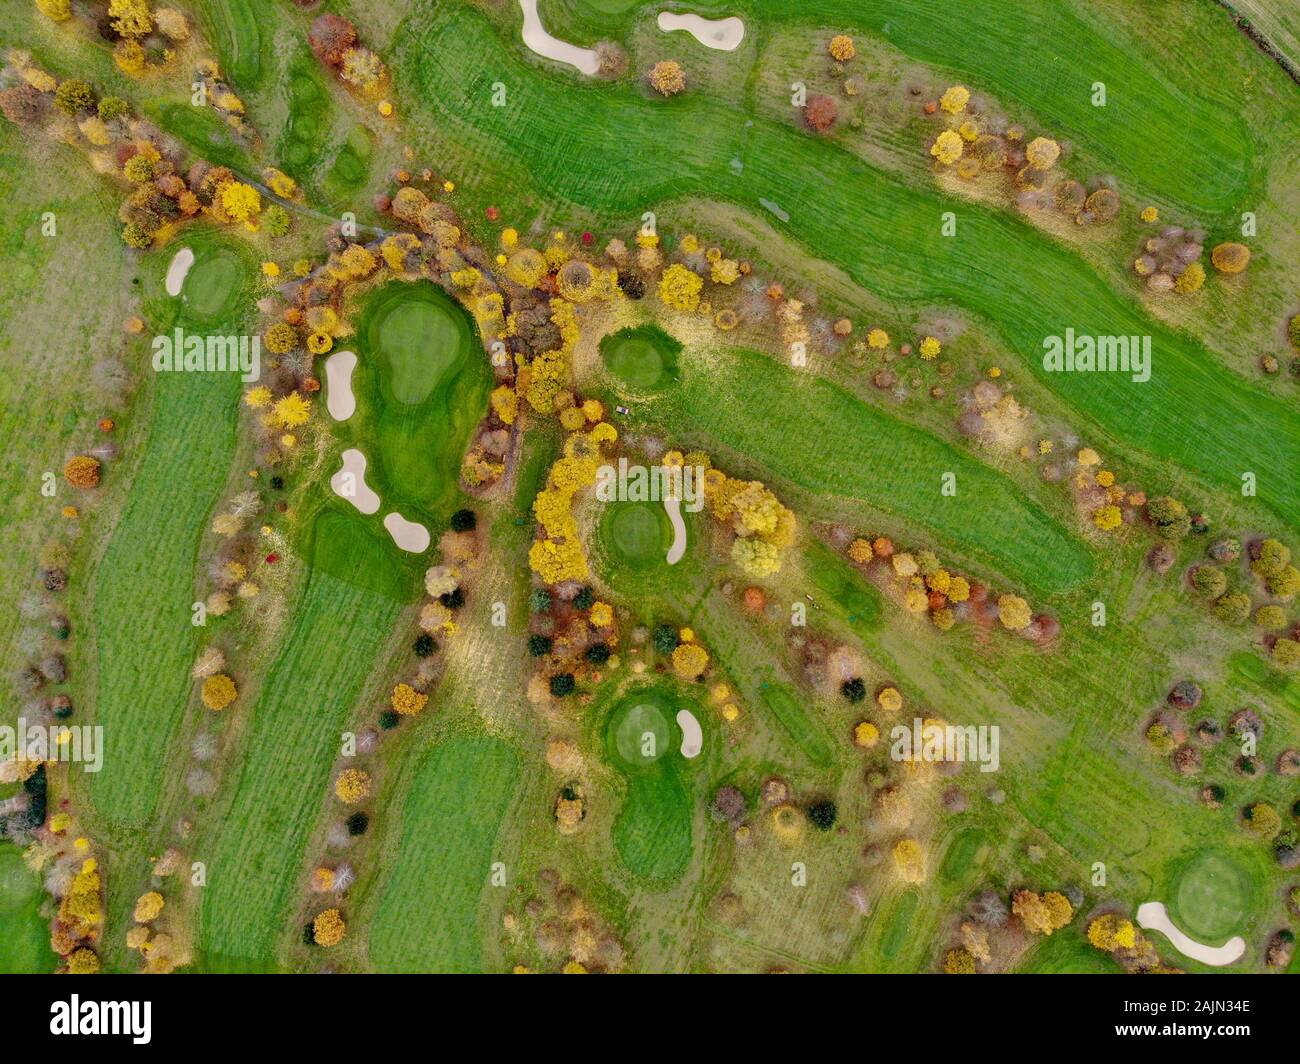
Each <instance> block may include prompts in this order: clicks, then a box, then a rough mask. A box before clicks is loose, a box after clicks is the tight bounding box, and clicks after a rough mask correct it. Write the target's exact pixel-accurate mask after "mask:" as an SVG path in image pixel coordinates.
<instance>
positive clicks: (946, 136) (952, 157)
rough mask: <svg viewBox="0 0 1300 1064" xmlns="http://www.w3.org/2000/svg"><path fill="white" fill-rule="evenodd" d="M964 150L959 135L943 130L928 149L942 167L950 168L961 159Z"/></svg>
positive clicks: (949, 130)
mask: <svg viewBox="0 0 1300 1064" xmlns="http://www.w3.org/2000/svg"><path fill="white" fill-rule="evenodd" d="M964 150H965V145H964V144H963V142H962V139H961V134H959V133H955V132H953V131H952V130H951V129H945V130H944V131H943V132H942V133H940V134H939V135H938V136H937V137H936V138H935V140H934V144H933V145H932V146H931V148H930V154H931V155H933V156H934V157H935V158H936V159H938V160H939V162H941V163H942V164H943V165H944V166H951V165H952V164H953V163H955V162H956V161H957V160H958V159H960V158H961V153H962V152H963V151H964Z"/></svg>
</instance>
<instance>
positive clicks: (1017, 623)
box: [998, 595, 1031, 631]
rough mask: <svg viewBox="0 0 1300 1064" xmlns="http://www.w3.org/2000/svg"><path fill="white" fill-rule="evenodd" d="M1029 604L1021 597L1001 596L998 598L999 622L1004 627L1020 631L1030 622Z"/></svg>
mask: <svg viewBox="0 0 1300 1064" xmlns="http://www.w3.org/2000/svg"><path fill="white" fill-rule="evenodd" d="M1030 616H1031V615H1030V612H1029V603H1028V602H1026V601H1025V600H1024V599H1022V598H1021V597H1020V596H1019V595H1001V596H999V598H998V620H999V621H1001V622H1002V627H1004V628H1009V629H1011V630H1012V631H1018V630H1019V629H1021V628H1024V627H1026V626H1027V625H1028V624H1029V621H1030Z"/></svg>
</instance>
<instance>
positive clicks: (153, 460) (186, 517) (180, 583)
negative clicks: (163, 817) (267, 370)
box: [90, 234, 250, 829]
mask: <svg viewBox="0 0 1300 1064" xmlns="http://www.w3.org/2000/svg"><path fill="white" fill-rule="evenodd" d="M184 243H185V244H187V245H188V246H190V247H192V248H193V249H194V251H195V254H196V260H195V264H194V266H193V267H192V268H191V270H190V273H189V275H188V276H187V278H186V284H185V288H184V295H185V296H186V298H187V299H192V300H194V301H195V302H194V305H196V306H197V305H202V306H203V307H205V308H206V309H208V310H209V311H211V317H210V319H209V320H210V321H211V322H214V323H213V324H207V325H201V324H198V318H197V317H196V316H195V315H194V314H192V313H190V312H189V310H188V309H187V308H182V309H180V310H179V318H178V323H179V324H180V326H181V327H182V328H185V329H188V330H190V331H192V332H194V333H196V334H200V333H201V334H204V335H206V334H209V333H211V334H215V335H226V334H235V333H238V332H239V327H238V326H237V325H236V322H237V321H238V319H239V318H240V317H241V316H242V310H241V309H240V301H241V299H242V295H243V286H244V284H245V283H246V282H247V279H248V277H249V276H250V271H249V268H248V264H247V263H246V262H245V261H244V260H243V258H242V256H241V255H240V254H239V253H237V252H236V251H235V250H233V249H232V248H231V247H230V246H229V245H226V244H224V243H221V242H218V241H214V240H212V239H210V238H209V237H207V236H206V235H203V234H194V235H193V236H192V237H191V238H189V239H187V240H186V241H185V242H184ZM155 324H158V323H155ZM162 324H164V325H166V324H169V323H162ZM145 365H146V367H147V363H146V364H145ZM145 372H146V373H148V374H149V377H150V378H152V387H153V390H154V391H153V412H152V417H151V421H150V426H149V436H148V440H147V442H146V443H145V452H144V457H143V459H142V460H141V463H140V466H139V469H138V470H137V472H136V474H135V478H134V480H133V481H132V484H131V492H130V495H129V496H128V497H127V502H126V506H125V508H124V510H123V511H122V516H121V518H120V519H119V521H118V523H117V527H116V528H115V529H114V530H113V535H112V538H111V539H110V540H109V544H108V547H107V548H106V549H105V551H104V556H103V558H102V559H101V560H100V563H99V565H98V567H97V569H96V577H95V586H94V596H95V603H94V618H95V640H96V650H97V661H98V666H97V668H98V675H97V679H96V718H95V723H96V724H98V725H101V726H102V727H103V729H104V767H103V770H102V771H100V772H99V773H97V774H95V775H94V777H93V778H92V781H91V784H90V800H91V802H92V804H93V805H94V806H95V809H96V812H97V813H98V814H99V816H100V817H101V818H102V819H103V821H104V822H105V823H107V824H110V825H113V826H114V827H120V828H128V829H134V828H140V827H143V826H144V825H146V824H148V823H149V821H150V820H151V818H152V817H153V815H154V813H155V810H156V808H157V804H158V798H159V793H160V789H161V786H162V782H163V774H162V773H160V772H158V766H159V763H160V761H161V759H162V758H163V757H165V756H166V753H167V751H168V748H169V746H170V744H171V743H172V741H173V740H174V739H175V737H176V734H177V731H178V729H179V726H180V722H181V718H182V716H183V714H184V711H185V706H186V704H187V703H188V702H189V697H190V689H191V680H190V667H191V665H192V664H193V661H194V657H195V654H196V653H197V649H198V646H199V643H200V640H201V638H202V636H203V631H202V629H198V628H195V627H194V626H193V624H192V623H191V607H192V606H193V603H194V601H195V598H196V596H197V594H198V592H197V590H196V586H195V567H196V565H197V563H198V553H199V548H200V544H201V542H202V539H203V533H204V530H205V526H206V524H207V517H208V513H209V512H210V511H211V509H212V507H213V505H214V504H215V503H216V502H217V500H218V498H219V496H220V494H221V489H222V486H223V485H224V484H225V482H226V477H227V474H228V471H229V469H230V463H231V461H232V459H233V456H234V450H235V444H236V425H237V422H238V415H239V391H240V388H241V387H242V384H241V383H240V379H239V375H238V374H236V373H229V372H226V373H219V372H212V373H207V372H203V373H158V374H155V373H154V372H153V371H152V370H151V369H148V368H146V369H145Z"/></svg>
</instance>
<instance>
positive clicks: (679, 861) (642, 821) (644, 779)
mask: <svg viewBox="0 0 1300 1064" xmlns="http://www.w3.org/2000/svg"><path fill="white" fill-rule="evenodd" d="M687 707H688V704H687V703H685V702H683V701H682V700H681V699H680V698H677V697H675V696H674V695H673V694H672V693H671V692H670V691H668V690H665V689H657V688H636V689H633V690H632V691H630V692H629V693H628V694H626V695H624V696H623V698H622V699H621V700H620V701H619V702H618V704H617V705H616V706H615V707H614V709H613V711H612V712H611V713H610V717H609V723H608V724H607V725H606V728H607V736H608V738H607V746H608V750H609V755H610V759H611V761H612V763H613V764H614V765H615V767H616V768H617V769H618V770H619V771H620V772H622V773H623V774H624V776H625V778H626V780H627V792H626V794H625V795H624V798H623V804H622V806H621V807H620V809H619V812H618V816H617V818H616V819H615V821H614V849H615V850H616V851H617V853H618V856H619V859H620V860H621V861H622V862H623V865H624V867H626V868H627V870H628V871H629V872H631V873H632V874H633V875H635V876H637V877H639V878H640V879H642V880H643V881H646V882H647V883H649V884H651V885H654V886H656V887H667V886H671V885H672V884H673V883H675V882H676V881H677V880H678V879H680V878H681V876H682V875H683V874H684V873H685V871H686V868H687V866H688V865H689V864H690V861H691V855H692V851H693V843H692V837H691V820H692V815H693V814H692V810H691V806H692V798H691V793H690V788H689V786H688V784H687V781H686V779H685V776H686V768H685V766H686V765H687V764H688V762H687V761H686V759H685V758H683V757H682V756H681V753H680V752H679V750H678V746H679V745H680V742H681V732H680V729H679V728H678V727H677V724H676V717H677V712H678V710H679V709H681V708H687ZM689 708H690V709H691V710H692V712H694V713H695V716H696V719H699V718H700V716H701V710H700V709H699V707H698V706H695V705H689Z"/></svg>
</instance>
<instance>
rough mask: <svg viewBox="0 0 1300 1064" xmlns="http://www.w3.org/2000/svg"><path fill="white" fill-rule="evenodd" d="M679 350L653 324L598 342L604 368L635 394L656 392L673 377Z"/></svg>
mask: <svg viewBox="0 0 1300 1064" xmlns="http://www.w3.org/2000/svg"><path fill="white" fill-rule="evenodd" d="M681 349H682V345H681V344H679V343H678V342H677V341H676V340H674V339H673V338H672V337H671V336H669V335H668V334H667V333H666V332H664V331H663V330H662V329H660V328H659V327H658V326H655V325H639V326H637V327H636V328H633V329H620V330H619V331H618V332H615V333H610V334H609V335H608V336H604V337H601V341H600V356H601V358H602V359H603V360H604V363H605V368H606V369H608V370H609V372H610V373H612V374H613V375H614V377H616V378H617V379H618V381H619V382H620V383H621V384H622V385H624V386H626V387H627V388H628V390H629V391H631V392H633V393H634V394H638V395H644V394H647V393H653V392H657V391H659V390H661V389H662V388H664V387H665V386H666V385H667V384H668V383H669V382H670V381H672V380H673V379H674V378H675V377H676V376H677V355H678V353H679V352H680V351H681Z"/></svg>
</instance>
